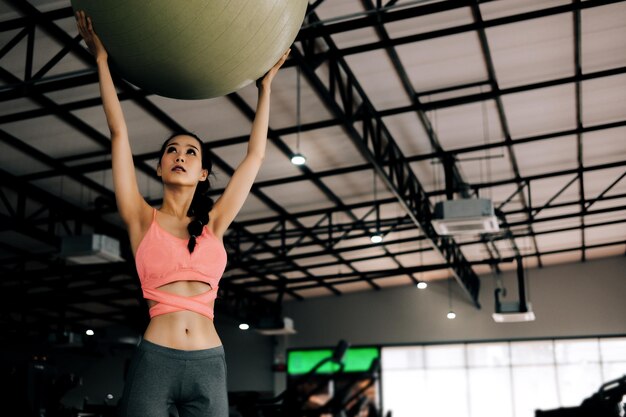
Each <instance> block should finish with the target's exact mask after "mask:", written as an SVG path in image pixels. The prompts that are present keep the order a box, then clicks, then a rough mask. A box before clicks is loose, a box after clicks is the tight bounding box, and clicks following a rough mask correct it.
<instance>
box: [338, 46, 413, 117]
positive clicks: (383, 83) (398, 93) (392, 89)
mask: <svg viewBox="0 0 626 417" xmlns="http://www.w3.org/2000/svg"><path fill="white" fill-rule="evenodd" d="M346 61H347V62H348V64H349V65H350V68H352V71H353V72H354V75H355V76H356V79H357V82H358V83H359V84H360V85H361V87H363V89H364V90H365V92H366V93H367V95H368V97H369V98H370V100H371V102H372V104H373V105H374V108H375V109H376V110H384V109H388V108H393V107H401V106H407V105H409V104H411V100H410V98H409V95H408V94H407V93H406V92H405V91H404V89H403V87H402V83H401V82H400V78H399V77H398V75H397V72H396V70H395V68H394V67H393V64H392V63H391V59H389V56H388V55H387V53H386V52H385V50H384V49H379V50H376V51H371V52H367V53H364V54H357V55H349V56H347V57H346Z"/></svg>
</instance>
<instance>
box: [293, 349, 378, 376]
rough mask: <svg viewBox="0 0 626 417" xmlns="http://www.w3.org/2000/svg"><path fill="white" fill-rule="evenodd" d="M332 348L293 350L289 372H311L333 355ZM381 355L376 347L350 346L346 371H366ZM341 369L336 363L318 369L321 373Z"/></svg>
mask: <svg viewBox="0 0 626 417" xmlns="http://www.w3.org/2000/svg"><path fill="white" fill-rule="evenodd" d="M332 354H333V350H332V349H314V350H313V349H311V350H291V351H289V352H288V353H287V374H288V375H301V374H305V373H307V372H309V371H310V370H311V369H313V367H315V365H317V364H318V363H319V362H320V361H321V360H323V359H326V358H329V357H331V356H332ZM379 355H380V353H379V351H378V348H375V347H355V348H349V349H348V351H347V352H346V355H345V356H344V358H343V363H344V365H345V368H344V372H365V371H367V370H369V368H370V366H371V365H372V361H373V360H374V359H376V358H378V357H379ZM338 369H339V366H338V365H335V364H334V363H330V362H329V363H326V364H325V365H324V366H322V367H321V368H319V369H318V370H317V373H319V374H328V373H331V372H335V371H337V370H338Z"/></svg>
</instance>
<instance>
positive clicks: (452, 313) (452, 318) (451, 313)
mask: <svg viewBox="0 0 626 417" xmlns="http://www.w3.org/2000/svg"><path fill="white" fill-rule="evenodd" d="M446 317H447V318H449V319H450V320H454V319H455V318H456V313H455V312H454V311H452V310H450V311H448V314H447V315H446Z"/></svg>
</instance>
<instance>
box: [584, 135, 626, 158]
mask: <svg viewBox="0 0 626 417" xmlns="http://www.w3.org/2000/svg"><path fill="white" fill-rule="evenodd" d="M624 160H626V127H618V128H614V129H606V130H601V131H597V132H589V133H584V134H583V163H584V164H585V166H591V165H602V164H607V163H612V162H619V161H624Z"/></svg>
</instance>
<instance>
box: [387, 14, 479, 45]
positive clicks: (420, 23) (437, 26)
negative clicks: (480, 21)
mask: <svg viewBox="0 0 626 417" xmlns="http://www.w3.org/2000/svg"><path fill="white" fill-rule="evenodd" d="M473 22H474V18H473V17H472V11H471V9H470V8H469V7H460V8H458V9H454V10H450V11H446V12H440V13H436V14H433V15H427V16H417V17H413V18H410V19H403V20H399V21H396V22H390V23H387V24H385V28H386V29H387V31H388V33H389V37H390V38H392V39H396V38H402V37H405V36H411V35H417V34H419V33H428V32H433V31H437V30H441V29H446V28H451V27H456V26H461V25H468V24H470V23H473Z"/></svg>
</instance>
